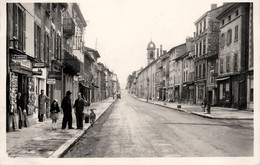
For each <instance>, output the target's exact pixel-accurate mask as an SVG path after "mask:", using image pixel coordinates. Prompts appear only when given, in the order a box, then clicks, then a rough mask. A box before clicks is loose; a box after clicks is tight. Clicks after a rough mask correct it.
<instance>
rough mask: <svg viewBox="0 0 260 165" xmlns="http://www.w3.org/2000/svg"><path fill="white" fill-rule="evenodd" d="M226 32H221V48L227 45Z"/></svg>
mask: <svg viewBox="0 0 260 165" xmlns="http://www.w3.org/2000/svg"><path fill="white" fill-rule="evenodd" d="M225 41H226V40H225V33H222V34H221V37H220V43H219V47H220V49H223V48H224V47H225Z"/></svg>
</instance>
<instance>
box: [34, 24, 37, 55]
mask: <svg viewBox="0 0 260 165" xmlns="http://www.w3.org/2000/svg"><path fill="white" fill-rule="evenodd" d="M34 58H36V59H37V26H36V23H35V22H34Z"/></svg>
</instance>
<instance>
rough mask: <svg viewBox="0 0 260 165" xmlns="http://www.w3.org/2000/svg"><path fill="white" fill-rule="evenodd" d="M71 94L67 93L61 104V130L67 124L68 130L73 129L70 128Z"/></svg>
mask: <svg viewBox="0 0 260 165" xmlns="http://www.w3.org/2000/svg"><path fill="white" fill-rule="evenodd" d="M71 94H72V93H71V92H70V91H67V92H66V96H65V97H64V98H63V100H62V103H61V108H62V110H63V120H62V127H61V128H62V129H65V128H66V125H67V123H68V128H69V129H74V128H73V127H72V114H71V112H72V106H71V98H70V96H71Z"/></svg>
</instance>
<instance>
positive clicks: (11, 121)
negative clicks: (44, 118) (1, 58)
mask: <svg viewBox="0 0 260 165" xmlns="http://www.w3.org/2000/svg"><path fill="white" fill-rule="evenodd" d="M10 52H11V61H10V73H9V87H8V88H9V89H8V91H9V110H8V113H7V130H8V131H12V130H14V129H17V128H18V127H19V119H20V118H22V115H23V113H21V112H24V113H25V114H26V116H31V115H32V114H33V113H34V111H35V108H34V102H35V93H34V80H33V71H32V61H33V58H31V57H30V56H28V55H25V54H14V53H12V51H10ZM18 93H21V101H22V104H21V105H22V107H21V111H20V112H19V109H18V108H17V94H18ZM22 126H24V123H22Z"/></svg>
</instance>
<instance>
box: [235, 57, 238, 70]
mask: <svg viewBox="0 0 260 165" xmlns="http://www.w3.org/2000/svg"><path fill="white" fill-rule="evenodd" d="M237 70H238V66H237V53H235V54H234V71H237Z"/></svg>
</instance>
